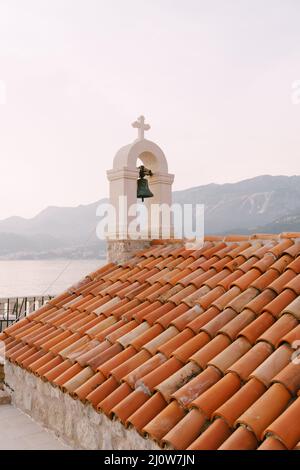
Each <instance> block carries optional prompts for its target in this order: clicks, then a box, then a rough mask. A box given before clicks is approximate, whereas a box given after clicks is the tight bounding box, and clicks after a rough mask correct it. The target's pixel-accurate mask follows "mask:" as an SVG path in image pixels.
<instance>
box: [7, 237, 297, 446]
mask: <svg viewBox="0 0 300 470" xmlns="http://www.w3.org/2000/svg"><path fill="white" fill-rule="evenodd" d="M299 320H300V234H299V233H295V234H281V235H278V236H275V235H254V236H252V237H243V236H236V237H235V236H229V237H225V238H222V237H207V238H206V240H205V244H204V246H203V248H201V249H198V250H197V251H192V250H187V249H186V248H185V247H184V246H183V244H182V243H180V242H177V243H168V244H153V246H152V247H151V248H150V249H148V250H146V251H144V252H141V253H139V254H137V255H136V256H135V257H133V258H132V259H130V260H129V261H128V262H127V263H125V264H124V265H123V266H116V265H114V264H107V265H106V266H104V267H102V268H100V269H99V270H98V271H96V272H94V273H92V274H90V275H89V276H87V277H86V278H85V279H84V280H83V281H81V282H79V283H78V284H77V285H75V286H73V287H72V288H70V289H69V290H68V291H66V292H65V293H63V294H61V295H60V296H58V297H56V298H55V299H53V300H51V301H50V302H49V303H48V304H47V305H46V306H44V307H43V308H41V309H40V310H38V311H36V312H34V313H33V314H31V315H30V316H29V317H27V318H25V319H22V320H21V321H19V322H18V323H16V324H15V325H13V326H11V327H9V328H7V329H6V330H5V332H4V333H3V334H2V335H1V336H0V339H2V340H4V342H5V343H6V348H7V358H8V359H9V360H10V361H11V362H13V363H15V364H17V365H19V366H20V367H23V368H25V369H27V370H28V371H29V372H31V373H34V374H35V375H36V376H38V377H41V378H42V379H43V380H45V381H49V382H51V383H52V384H53V385H54V386H57V387H60V388H61V389H62V390H63V391H65V393H69V394H70V395H71V396H73V397H74V398H77V399H79V400H82V401H83V402H85V403H91V404H92V405H93V406H94V408H95V409H96V410H97V411H99V412H103V413H105V414H106V415H108V416H109V417H111V418H112V417H115V418H117V419H119V420H121V422H122V423H123V424H124V425H126V426H134V427H135V428H136V429H137V431H138V432H139V433H141V434H143V435H144V436H148V437H149V438H151V439H154V440H156V441H157V442H158V443H159V444H160V445H161V446H164V445H166V446H169V447H171V448H175V449H293V448H295V447H296V446H297V444H298V442H299V441H300V427H299V420H300V397H297V395H298V396H299V386H300V365H299V360H298V362H297V358H296V360H295V349H294V348H295V345H296V346H297V340H298V345H299V340H300V326H299ZM293 358H294V360H292V359H293ZM298 445H299V444H298Z"/></svg>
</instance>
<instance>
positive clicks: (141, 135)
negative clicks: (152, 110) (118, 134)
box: [132, 116, 151, 140]
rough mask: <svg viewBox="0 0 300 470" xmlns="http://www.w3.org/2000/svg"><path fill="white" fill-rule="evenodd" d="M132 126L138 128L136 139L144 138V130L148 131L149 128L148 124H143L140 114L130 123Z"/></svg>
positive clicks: (142, 117) (143, 119)
mask: <svg viewBox="0 0 300 470" xmlns="http://www.w3.org/2000/svg"><path fill="white" fill-rule="evenodd" d="M132 127H134V128H136V129H138V140H144V138H145V136H144V133H145V131H149V129H151V127H150V125H149V124H145V118H144V116H140V117H139V118H138V119H137V121H135V122H133V123H132Z"/></svg>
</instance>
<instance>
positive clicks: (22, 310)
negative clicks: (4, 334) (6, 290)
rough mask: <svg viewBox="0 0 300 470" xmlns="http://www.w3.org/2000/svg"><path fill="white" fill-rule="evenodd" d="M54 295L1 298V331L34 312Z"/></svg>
mask: <svg viewBox="0 0 300 470" xmlns="http://www.w3.org/2000/svg"><path fill="white" fill-rule="evenodd" d="M52 298H53V296H50V295H46V296H33V297H9V298H0V332H1V331H3V330H4V329H5V328H7V327H8V326H9V325H11V324H12V323H14V322H15V321H18V320H19V319H20V318H22V317H24V316H26V315H28V314H30V313H32V312H34V311H35V310H37V309H38V308H40V307H42V306H43V305H45V303H47V302H48V301H49V300H50V299H52Z"/></svg>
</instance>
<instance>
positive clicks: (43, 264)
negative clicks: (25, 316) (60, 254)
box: [0, 259, 105, 297]
mask: <svg viewBox="0 0 300 470" xmlns="http://www.w3.org/2000/svg"><path fill="white" fill-rule="evenodd" d="M103 264H105V260H101V259H100V260H99V259H98V260H49V261H48V260H36V261H35V260H34V261H27V260H26V261H25V260H24V261H23V260H22V261H0V297H17V296H18V297H21V296H30V295H42V294H58V293H60V292H62V291H63V290H64V289H66V288H67V287H70V286H71V285H72V284H74V283H75V282H77V281H79V280H80V279H81V278H82V277H84V276H85V275H87V274H89V273H90V272H92V271H95V269H97V268H99V267H100V266H103Z"/></svg>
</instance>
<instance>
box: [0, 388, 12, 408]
mask: <svg viewBox="0 0 300 470" xmlns="http://www.w3.org/2000/svg"><path fill="white" fill-rule="evenodd" d="M10 402H11V397H10V395H9V394H8V393H7V392H5V391H4V390H0V405H9V404H10Z"/></svg>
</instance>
